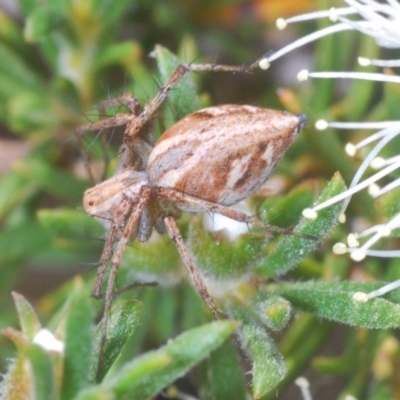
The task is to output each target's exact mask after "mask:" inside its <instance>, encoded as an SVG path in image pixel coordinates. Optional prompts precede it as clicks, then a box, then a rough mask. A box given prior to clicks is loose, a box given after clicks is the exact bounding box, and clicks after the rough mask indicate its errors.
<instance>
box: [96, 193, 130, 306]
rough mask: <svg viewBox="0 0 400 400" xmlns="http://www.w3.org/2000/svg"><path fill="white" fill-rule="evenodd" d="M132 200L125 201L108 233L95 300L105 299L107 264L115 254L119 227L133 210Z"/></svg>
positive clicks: (117, 211) (100, 264) (99, 270)
mask: <svg viewBox="0 0 400 400" xmlns="http://www.w3.org/2000/svg"><path fill="white" fill-rule="evenodd" d="M131 204H132V200H130V199H125V200H124V201H123V202H122V203H121V204H120V205H119V207H118V209H117V210H116V213H115V216H114V219H113V221H112V224H111V227H110V229H109V230H108V232H107V236H106V241H105V243H104V250H103V253H102V255H101V258H100V261H99V267H98V270H97V274H96V279H95V282H94V285H93V290H92V296H93V297H94V298H95V299H100V298H102V297H103V293H102V285H103V277H104V274H105V271H106V268H107V263H108V261H109V260H110V258H111V256H112V254H113V246H114V243H115V242H116V239H117V234H118V230H119V227H121V226H123V224H124V223H125V220H126V218H127V217H128V213H129V212H130V210H131V208H132V207H131Z"/></svg>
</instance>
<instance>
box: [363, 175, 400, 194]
mask: <svg viewBox="0 0 400 400" xmlns="http://www.w3.org/2000/svg"><path fill="white" fill-rule="evenodd" d="M399 186H400V178H397V179H395V180H394V181H392V182H390V183H388V184H387V185H386V186H384V187H382V188H378V190H376V191H374V193H370V195H371V197H373V198H374V199H376V198H378V197H380V196H382V195H384V194H386V193H388V192H390V191H391V190H393V189H396V188H398V187H399Z"/></svg>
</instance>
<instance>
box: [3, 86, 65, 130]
mask: <svg viewBox="0 0 400 400" xmlns="http://www.w3.org/2000/svg"><path fill="white" fill-rule="evenodd" d="M54 103H55V101H54V98H50V97H48V96H46V95H45V94H44V93H43V89H42V91H41V92H40V93H33V92H21V93H18V94H16V95H15V96H13V97H12V98H11V99H10V101H9V102H8V123H9V124H10V126H11V128H12V129H13V130H15V131H18V132H27V133H28V134H31V133H32V132H33V131H36V130H42V131H46V130H47V131H50V130H51V129H55V128H56V127H57V126H58V125H59V124H60V115H58V114H57V112H56V111H55V110H54V108H55V107H54ZM43 136H44V135H43Z"/></svg>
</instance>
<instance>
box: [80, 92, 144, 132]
mask: <svg viewBox="0 0 400 400" xmlns="http://www.w3.org/2000/svg"><path fill="white" fill-rule="evenodd" d="M118 106H125V107H126V108H127V109H128V110H129V111H130V112H129V113H118V114H115V115H114V116H112V117H110V118H106V119H103V118H104V117H105V110H106V109H107V108H111V107H118ZM97 108H98V110H99V114H100V118H101V119H100V120H99V121H95V122H90V123H88V124H85V125H83V126H80V127H79V128H77V129H76V130H75V133H76V134H77V135H78V137H80V136H82V135H83V134H85V133H86V132H93V131H98V130H102V129H108V128H115V127H117V126H122V125H126V124H127V123H128V122H130V121H132V118H134V117H135V115H138V114H139V113H140V112H141V106H140V103H139V100H138V99H137V98H136V97H134V96H132V95H131V94H123V95H122V96H120V97H116V98H112V99H108V100H104V101H102V102H100V103H99V105H98V106H97Z"/></svg>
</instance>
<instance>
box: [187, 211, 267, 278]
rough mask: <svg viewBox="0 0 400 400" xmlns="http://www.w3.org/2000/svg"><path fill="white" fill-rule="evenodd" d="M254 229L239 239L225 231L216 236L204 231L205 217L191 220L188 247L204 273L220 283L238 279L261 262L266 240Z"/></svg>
mask: <svg viewBox="0 0 400 400" xmlns="http://www.w3.org/2000/svg"><path fill="white" fill-rule="evenodd" d="M257 233H260V229H257V228H253V229H251V230H250V232H246V233H242V234H241V235H239V236H238V237H236V238H235V239H232V238H231V237H229V233H228V232H227V231H226V230H225V229H222V230H219V231H215V232H211V231H208V230H207V229H205V228H204V216H203V215H201V214H199V215H197V216H194V217H193V218H191V221H190V223H189V231H188V234H187V236H188V239H187V243H188V246H189V248H190V250H191V251H192V252H193V255H194V256H195V258H196V261H197V263H198V264H199V265H201V268H202V269H204V271H206V272H207V274H209V275H210V276H212V277H215V278H216V279H224V278H228V279H234V278H237V277H241V276H243V274H246V273H247V272H248V270H249V267H250V266H252V265H253V264H254V262H255V261H256V260H258V259H259V257H260V255H261V254H262V251H263V247H264V246H265V243H266V240H267V238H266V236H265V235H262V234H259V235H257Z"/></svg>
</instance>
